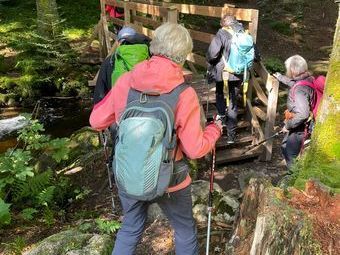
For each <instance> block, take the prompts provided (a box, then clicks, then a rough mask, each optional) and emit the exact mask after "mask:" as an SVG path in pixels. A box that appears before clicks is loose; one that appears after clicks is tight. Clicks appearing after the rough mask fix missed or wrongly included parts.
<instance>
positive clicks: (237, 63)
mask: <svg viewBox="0 0 340 255" xmlns="http://www.w3.org/2000/svg"><path fill="white" fill-rule="evenodd" d="M231 33H232V39H231V45H230V53H229V56H224V57H225V58H226V59H227V60H226V62H225V70H227V71H228V72H229V73H233V74H242V73H244V72H246V71H247V70H248V69H249V68H250V67H251V66H252V64H253V61H254V57H255V51H254V41H253V38H252V37H251V35H249V34H248V33H247V32H245V31H244V30H240V31H231Z"/></svg>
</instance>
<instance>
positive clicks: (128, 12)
mask: <svg viewBox="0 0 340 255" xmlns="http://www.w3.org/2000/svg"><path fill="white" fill-rule="evenodd" d="M128 2H129V0H124V24H125V25H129V24H131V10H130V9H129V7H128Z"/></svg>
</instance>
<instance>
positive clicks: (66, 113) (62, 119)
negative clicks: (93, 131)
mask: <svg viewBox="0 0 340 255" xmlns="http://www.w3.org/2000/svg"><path fill="white" fill-rule="evenodd" d="M40 101H41V103H40V106H39V109H38V117H37V118H38V119H39V121H40V122H41V123H42V124H43V125H44V127H45V130H46V133H47V134H49V135H51V136H52V137H53V138H56V137H69V136H70V135H71V134H72V133H73V132H74V131H76V130H78V129H80V128H82V127H84V126H89V122H88V120H89V116H90V112H91V109H92V100H90V99H86V100H80V99H75V98H43V99H41V100H40ZM32 111H33V108H18V107H9V108H0V119H7V118H12V117H16V116H19V115H21V114H25V113H26V114H28V113H32ZM16 143H17V139H16V135H12V136H9V137H6V138H4V139H1V140H0V153H3V152H5V151H6V150H7V149H9V148H12V147H14V146H15V145H16Z"/></svg>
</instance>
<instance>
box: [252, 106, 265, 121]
mask: <svg viewBox="0 0 340 255" xmlns="http://www.w3.org/2000/svg"><path fill="white" fill-rule="evenodd" d="M253 111H254V113H255V114H256V116H257V117H259V118H260V119H261V120H263V121H266V118H267V114H266V113H265V112H264V111H263V110H262V109H261V108H260V107H258V106H253Z"/></svg>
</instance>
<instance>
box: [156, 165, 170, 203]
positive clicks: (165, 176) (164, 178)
mask: <svg viewBox="0 0 340 255" xmlns="http://www.w3.org/2000/svg"><path fill="white" fill-rule="evenodd" d="M173 171H174V162H173V161H172V160H171V161H169V162H162V163H161V168H160V170H159V176H158V185H157V196H162V195H163V194H164V193H165V191H166V190H167V189H168V187H169V184H170V181H171V177H172V174H173Z"/></svg>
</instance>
